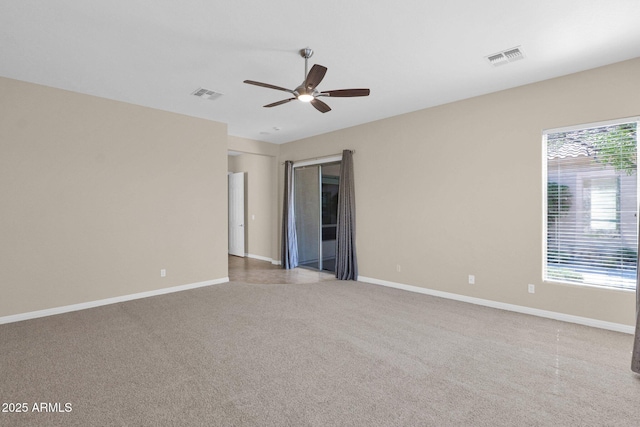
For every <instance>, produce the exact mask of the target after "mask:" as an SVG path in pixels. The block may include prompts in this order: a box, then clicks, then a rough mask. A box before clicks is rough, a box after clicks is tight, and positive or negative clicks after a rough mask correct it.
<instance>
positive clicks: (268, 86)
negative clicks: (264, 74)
mask: <svg viewBox="0 0 640 427" xmlns="http://www.w3.org/2000/svg"><path fill="white" fill-rule="evenodd" d="M244 83H247V84H250V85H255V86H260V87H266V88H269V89H275V90H281V91H284V92H289V93H293V91H292V90H291V89H286V88H284V87H280V86H275V85H270V84H269V83H260V82H255V81H253V80H245V81H244Z"/></svg>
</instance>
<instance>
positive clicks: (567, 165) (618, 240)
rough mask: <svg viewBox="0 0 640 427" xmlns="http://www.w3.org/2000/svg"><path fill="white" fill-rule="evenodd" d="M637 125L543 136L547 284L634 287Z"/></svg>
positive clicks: (556, 131)
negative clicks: (550, 282) (548, 282)
mask: <svg viewBox="0 0 640 427" xmlns="http://www.w3.org/2000/svg"><path fill="white" fill-rule="evenodd" d="M637 128H638V119H637V118H634V119H626V120H620V121H615V122H607V123H600V124H591V125H584V126H579V127H572V128H563V129H554V130H550V131H545V132H543V141H544V144H545V164H546V185H545V187H544V190H545V195H544V203H545V213H546V215H545V218H544V220H545V233H546V236H545V251H544V252H545V259H544V273H543V274H544V280H547V281H554V282H565V283H577V284H588V285H600V286H608V287H615V288H627V289H635V283H636V270H637V251H638V226H637V206H638V205H637V152H638V144H637V140H638V136H637Z"/></svg>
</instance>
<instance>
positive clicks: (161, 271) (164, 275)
mask: <svg viewBox="0 0 640 427" xmlns="http://www.w3.org/2000/svg"><path fill="white" fill-rule="evenodd" d="M166 276H167V270H165V269H164V268H163V269H162V270H160V277H166Z"/></svg>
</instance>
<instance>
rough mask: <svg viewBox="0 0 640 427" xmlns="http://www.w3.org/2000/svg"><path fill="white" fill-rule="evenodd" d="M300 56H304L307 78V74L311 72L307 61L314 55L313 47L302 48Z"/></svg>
mask: <svg viewBox="0 0 640 427" xmlns="http://www.w3.org/2000/svg"><path fill="white" fill-rule="evenodd" d="M300 56H302V57H303V58H304V79H303V81H304V80H306V79H307V75H308V74H309V69H308V67H307V62H308V60H309V58H311V57H312V56H313V49H310V48H308V47H305V48H304V49H300Z"/></svg>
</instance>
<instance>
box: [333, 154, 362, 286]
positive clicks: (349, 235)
mask: <svg viewBox="0 0 640 427" xmlns="http://www.w3.org/2000/svg"><path fill="white" fill-rule="evenodd" d="M353 181H354V179H353V152H352V151H350V150H344V151H343V152H342V164H341V166H340V187H339V189H338V230H337V236H336V277H337V278H338V279H340V280H357V279H358V259H357V257H356V199H355V190H354V183H353Z"/></svg>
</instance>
